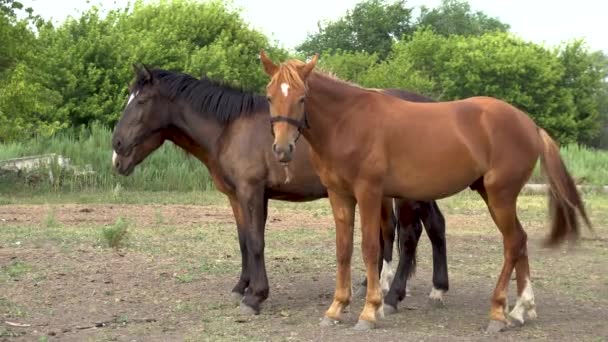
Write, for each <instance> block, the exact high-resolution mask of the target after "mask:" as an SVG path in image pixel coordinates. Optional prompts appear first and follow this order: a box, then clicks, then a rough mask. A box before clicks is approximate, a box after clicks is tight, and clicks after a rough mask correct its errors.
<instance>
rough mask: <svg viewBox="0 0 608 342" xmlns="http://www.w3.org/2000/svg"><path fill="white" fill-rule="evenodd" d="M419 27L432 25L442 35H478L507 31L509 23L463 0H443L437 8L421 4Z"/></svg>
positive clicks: (417, 22)
mask: <svg viewBox="0 0 608 342" xmlns="http://www.w3.org/2000/svg"><path fill="white" fill-rule="evenodd" d="M416 26H417V27H431V28H433V30H434V31H435V32H436V33H438V34H441V35H444V36H449V35H463V36H469V35H473V36H478V35H482V34H484V33H486V32H495V31H500V32H506V31H508V30H509V28H510V27H509V25H508V24H505V23H503V22H501V21H500V20H498V19H497V18H492V17H489V16H488V15H486V14H485V13H483V12H481V11H475V12H473V10H472V9H471V5H469V3H468V2H466V1H462V0H442V1H441V5H439V6H438V7H436V8H432V9H431V8H428V7H426V6H421V8H420V16H419V17H418V20H417V21H416Z"/></svg>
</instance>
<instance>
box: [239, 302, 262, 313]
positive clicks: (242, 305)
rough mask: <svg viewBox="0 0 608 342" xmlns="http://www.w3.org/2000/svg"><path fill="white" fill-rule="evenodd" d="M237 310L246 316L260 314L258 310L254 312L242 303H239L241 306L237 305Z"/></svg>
mask: <svg viewBox="0 0 608 342" xmlns="http://www.w3.org/2000/svg"><path fill="white" fill-rule="evenodd" d="M239 309H240V310H241V314H242V315H247V316H253V315H257V314H259V313H260V311H259V310H256V309H254V308H252V307H251V306H249V305H247V304H245V303H243V302H241V304H240V305H239Z"/></svg>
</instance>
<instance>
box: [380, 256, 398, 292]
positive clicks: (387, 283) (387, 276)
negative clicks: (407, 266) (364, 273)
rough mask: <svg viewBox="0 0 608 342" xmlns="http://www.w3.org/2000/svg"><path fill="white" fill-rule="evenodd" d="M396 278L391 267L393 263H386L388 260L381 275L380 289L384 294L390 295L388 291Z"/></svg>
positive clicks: (384, 262) (383, 263)
mask: <svg viewBox="0 0 608 342" xmlns="http://www.w3.org/2000/svg"><path fill="white" fill-rule="evenodd" d="M394 278H395V271H394V270H393V267H392V266H391V262H386V260H383V261H382V273H381V274H380V288H381V289H382V293H384V294H386V293H388V290H389V289H390V288H391V284H392V283H393V279H394Z"/></svg>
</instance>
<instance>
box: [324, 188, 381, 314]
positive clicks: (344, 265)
mask: <svg viewBox="0 0 608 342" xmlns="http://www.w3.org/2000/svg"><path fill="white" fill-rule="evenodd" d="M328 195H329V202H330V204H331V209H332V211H333V215H334V221H335V223H336V259H337V272H336V291H335V293H334V300H333V302H332V303H331V306H330V307H329V309H328V310H327V311H326V312H325V317H324V318H323V320H322V321H321V325H322V326H327V325H333V324H334V323H336V322H339V321H340V320H341V318H342V312H343V310H344V308H346V307H347V306H348V304H350V301H351V300H352V292H351V269H350V261H351V258H352V254H353V226H354V223H355V204H356V202H355V199H354V198H352V197H350V196H348V195H344V194H338V193H336V192H334V191H331V190H328ZM376 272H378V270H376ZM374 281H375V282H376V284H377V283H378V279H374Z"/></svg>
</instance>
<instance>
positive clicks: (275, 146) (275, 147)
mask: <svg viewBox="0 0 608 342" xmlns="http://www.w3.org/2000/svg"><path fill="white" fill-rule="evenodd" d="M272 151H273V152H274V153H277V144H272Z"/></svg>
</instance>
